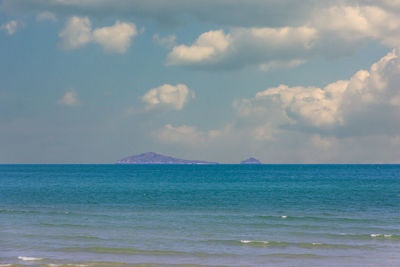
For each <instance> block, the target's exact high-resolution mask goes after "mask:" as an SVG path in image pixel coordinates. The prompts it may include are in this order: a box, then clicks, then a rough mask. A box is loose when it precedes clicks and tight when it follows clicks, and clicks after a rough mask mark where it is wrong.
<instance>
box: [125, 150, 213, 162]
mask: <svg viewBox="0 0 400 267" xmlns="http://www.w3.org/2000/svg"><path fill="white" fill-rule="evenodd" d="M117 164H218V163H217V162H209V161H201V160H186V159H178V158H174V157H170V156H164V155H161V154H157V153H154V152H147V153H143V154H140V155H135V156H130V157H126V158H123V159H121V160H118V161H117Z"/></svg>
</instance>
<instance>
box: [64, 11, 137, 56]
mask: <svg viewBox="0 0 400 267" xmlns="http://www.w3.org/2000/svg"><path fill="white" fill-rule="evenodd" d="M137 34H138V32H137V30H136V26H135V24H133V23H122V22H119V21H117V22H116V23H115V24H114V25H113V26H109V27H102V28H96V29H94V30H93V31H92V24H91V22H90V20H89V18H88V17H77V16H73V17H71V18H69V19H68V21H67V23H66V25H65V27H64V29H63V30H62V31H61V32H60V34H59V37H60V39H61V41H60V46H61V48H62V49H66V50H71V49H76V48H80V47H83V46H85V45H87V44H88V43H91V42H93V43H98V44H100V45H101V46H102V47H103V49H104V50H105V51H106V52H115V53H125V52H126V50H127V49H128V47H129V46H130V45H131V43H132V39H133V38H134V37H135V36H136V35H137Z"/></svg>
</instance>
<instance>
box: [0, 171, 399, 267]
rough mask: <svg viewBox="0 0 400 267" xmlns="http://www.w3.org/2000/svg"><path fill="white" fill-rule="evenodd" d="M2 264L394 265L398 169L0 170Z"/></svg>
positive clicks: (396, 256) (396, 263) (396, 255)
mask: <svg viewBox="0 0 400 267" xmlns="http://www.w3.org/2000/svg"><path fill="white" fill-rule="evenodd" d="M8 266H49V267H56V266H69V267H73V266H79V267H84V266H121V267H122V266H400V165H0V267H8Z"/></svg>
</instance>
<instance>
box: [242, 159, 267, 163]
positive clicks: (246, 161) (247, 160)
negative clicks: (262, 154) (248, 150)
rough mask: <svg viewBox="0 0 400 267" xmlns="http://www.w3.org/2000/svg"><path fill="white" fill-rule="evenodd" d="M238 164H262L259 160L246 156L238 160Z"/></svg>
mask: <svg viewBox="0 0 400 267" xmlns="http://www.w3.org/2000/svg"><path fill="white" fill-rule="evenodd" d="M240 164H262V163H261V161H259V160H258V159H255V158H248V159H246V160H243V161H242V162H240Z"/></svg>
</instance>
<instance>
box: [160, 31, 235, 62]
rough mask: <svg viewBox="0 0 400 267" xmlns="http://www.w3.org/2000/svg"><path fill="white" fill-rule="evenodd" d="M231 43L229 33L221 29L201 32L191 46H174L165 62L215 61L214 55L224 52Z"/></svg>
mask: <svg viewBox="0 0 400 267" xmlns="http://www.w3.org/2000/svg"><path fill="white" fill-rule="evenodd" d="M230 45H231V40H230V35H229V34H228V35H225V34H224V32H223V31H221V30H219V31H209V32H205V33H203V34H201V35H200V36H199V37H198V38H197V40H196V41H195V42H194V44H193V45H191V46H186V45H178V46H175V47H174V48H173V49H172V51H171V53H170V54H169V55H168V59H167V64H169V65H185V64H191V63H199V62H200V63H204V62H206V63H210V62H215V61H216V60H217V59H216V57H215V56H220V55H221V54H223V53H225V52H226V51H227V49H228V47H229V46H230Z"/></svg>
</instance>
